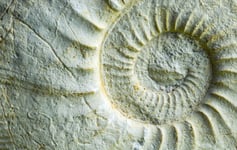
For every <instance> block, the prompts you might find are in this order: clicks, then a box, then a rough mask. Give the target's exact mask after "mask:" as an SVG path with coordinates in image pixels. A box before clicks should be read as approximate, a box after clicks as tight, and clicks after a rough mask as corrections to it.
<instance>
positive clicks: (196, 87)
mask: <svg viewBox="0 0 237 150" xmlns="http://www.w3.org/2000/svg"><path fill="white" fill-rule="evenodd" d="M145 7H147V8H149V9H145ZM144 10H146V12H145V11H144ZM231 32H232V33H233V28H231V27H228V33H227V29H224V27H223V28H222V27H220V26H219V27H218V28H217V26H216V24H215V21H213V20H212V19H210V18H209V17H208V16H207V15H206V12H204V11H201V13H200V11H199V9H197V8H195V9H190V10H188V9H187V10H179V9H173V8H172V6H169V7H167V6H163V4H160V3H159V2H156V1H151V2H147V1H144V2H141V3H138V4H137V5H135V6H134V7H133V8H131V10H130V11H129V12H128V13H126V14H125V15H124V16H123V17H121V18H120V20H119V21H118V22H117V23H116V24H115V25H114V27H113V29H112V30H111V31H110V32H109V34H108V37H107V38H106V40H105V42H104V46H103V49H102V53H101V65H102V67H101V68H102V77H103V82H104V85H105V91H106V93H107V95H108V97H109V99H110V100H111V101H112V103H113V104H114V105H115V107H116V108H117V109H118V110H120V112H121V113H122V114H124V115H125V116H126V117H128V118H133V119H135V120H141V121H143V122H148V123H152V124H164V123H170V122H174V121H177V120H178V121H180V120H186V119H187V118H188V116H190V114H191V112H193V113H195V112H196V111H199V109H201V107H202V105H204V104H205V103H207V102H209V100H208V99H209V98H210V97H213V96H214V97H215V98H216V97H217V98H218V97H219V98H224V96H221V95H219V94H221V93H223V94H224V93H225V92H224V90H226V91H228V92H230V93H232V94H234V93H235V92H231V91H232V90H231V87H230V86H231V85H227V84H226V81H227V80H231V79H234V78H235V77H236V75H235V74H236V70H235V67H233V66H232V65H231V64H232V63H236V51H235V52H232V54H228V53H229V52H231V51H232V50H234V49H235V48H236V42H235V40H233V38H235V35H234V34H233V36H231V35H230V34H229V33H231ZM231 39H232V40H231ZM230 76H232V77H233V78H230ZM229 82H230V81H229ZM223 85H225V86H223ZM214 91H216V92H214ZM215 98H214V99H215ZM224 99H225V100H226V101H227V102H230V101H231V100H230V99H231V98H224ZM205 105H206V104H205ZM235 106H236V105H235ZM211 107H212V106H211Z"/></svg>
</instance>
